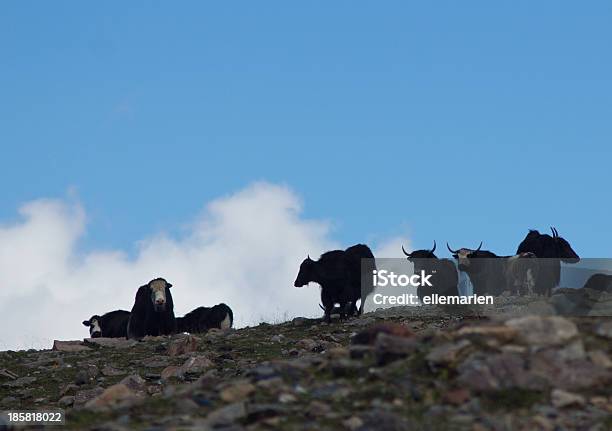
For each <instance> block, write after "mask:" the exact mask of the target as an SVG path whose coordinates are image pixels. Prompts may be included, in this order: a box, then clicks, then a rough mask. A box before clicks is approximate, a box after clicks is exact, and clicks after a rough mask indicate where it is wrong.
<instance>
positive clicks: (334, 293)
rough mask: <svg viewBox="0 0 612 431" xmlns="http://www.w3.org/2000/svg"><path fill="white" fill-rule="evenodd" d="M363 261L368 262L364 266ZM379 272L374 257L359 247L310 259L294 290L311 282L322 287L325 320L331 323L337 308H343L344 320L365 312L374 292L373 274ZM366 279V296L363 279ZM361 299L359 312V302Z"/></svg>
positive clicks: (366, 249)
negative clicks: (365, 306)
mask: <svg viewBox="0 0 612 431" xmlns="http://www.w3.org/2000/svg"><path fill="white" fill-rule="evenodd" d="M362 259H367V260H365V261H364V262H363V263H364V264H363V266H362ZM375 269H376V264H375V263H374V255H373V254H372V251H371V250H370V248H369V247H368V246H367V245H363V244H357V245H354V246H352V247H349V248H347V249H346V250H332V251H328V252H326V253H323V254H322V255H321V257H320V258H319V260H316V261H315V260H312V259H311V258H310V256H308V257H307V258H306V259H304V261H303V262H302V264H301V265H300V270H299V272H298V275H297V278H296V279H295V282H294V286H295V287H302V286H305V285H306V284H308V283H310V282H315V283H318V284H319V285H320V286H321V302H322V303H323V307H324V308H325V315H324V319H325V321H326V322H330V321H331V313H332V310H333V309H334V305H335V304H339V305H340V307H341V312H340V318H342V319H343V318H344V317H346V315H347V314H348V315H349V316H352V315H353V314H355V312H357V314H361V313H362V312H363V305H364V302H365V299H366V297H367V296H368V295H369V294H370V293H371V292H372V290H373V284H372V280H371V279H372V271H373V270H375ZM362 277H364V292H363V296H362V292H361V290H362V289H361V288H362V283H361V279H362ZM358 299H361V304H360V306H359V310H357V306H356V304H357V300H358Z"/></svg>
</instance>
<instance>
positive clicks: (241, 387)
mask: <svg viewBox="0 0 612 431" xmlns="http://www.w3.org/2000/svg"><path fill="white" fill-rule="evenodd" d="M253 392H255V386H253V385H252V384H251V383H246V382H241V383H235V384H233V385H231V386H228V387H226V388H224V389H222V390H221V392H220V393H219V396H220V397H221V399H222V400H223V401H225V402H227V403H234V402H236V401H241V400H243V399H245V398H246V397H248V396H249V395H250V394H252V393H253Z"/></svg>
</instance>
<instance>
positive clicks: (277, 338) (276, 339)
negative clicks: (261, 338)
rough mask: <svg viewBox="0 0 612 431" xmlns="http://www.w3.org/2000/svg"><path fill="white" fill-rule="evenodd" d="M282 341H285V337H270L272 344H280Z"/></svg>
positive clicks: (279, 335) (278, 335)
mask: <svg viewBox="0 0 612 431" xmlns="http://www.w3.org/2000/svg"><path fill="white" fill-rule="evenodd" d="M284 339H285V336H284V335H282V334H277V335H273V336H272V337H270V341H272V342H273V343H280V342H281V341H283V340H284Z"/></svg>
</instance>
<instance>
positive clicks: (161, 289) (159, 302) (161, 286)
mask: <svg viewBox="0 0 612 431" xmlns="http://www.w3.org/2000/svg"><path fill="white" fill-rule="evenodd" d="M148 286H149V293H150V295H151V302H152V303H153V308H154V309H155V311H157V312H162V311H165V310H166V303H167V302H168V296H170V288H171V287H172V285H171V284H170V283H168V282H167V281H166V280H165V279H163V278H156V279H155V280H151V281H149V284H148Z"/></svg>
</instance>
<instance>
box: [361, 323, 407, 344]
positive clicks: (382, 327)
mask: <svg viewBox="0 0 612 431" xmlns="http://www.w3.org/2000/svg"><path fill="white" fill-rule="evenodd" d="M379 334H386V335H392V336H394V337H404V338H411V337H413V336H414V334H413V333H412V331H411V330H410V329H408V328H407V327H406V326H404V325H400V324H397V323H379V324H378V325H374V326H371V327H370V328H367V329H364V330H363V331H361V332H359V333H357V334H356V335H355V336H354V337H353V339H352V340H351V343H352V344H356V345H359V344H365V345H368V344H369V345H372V344H374V343H375V342H376V339H377V338H378V335H379Z"/></svg>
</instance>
